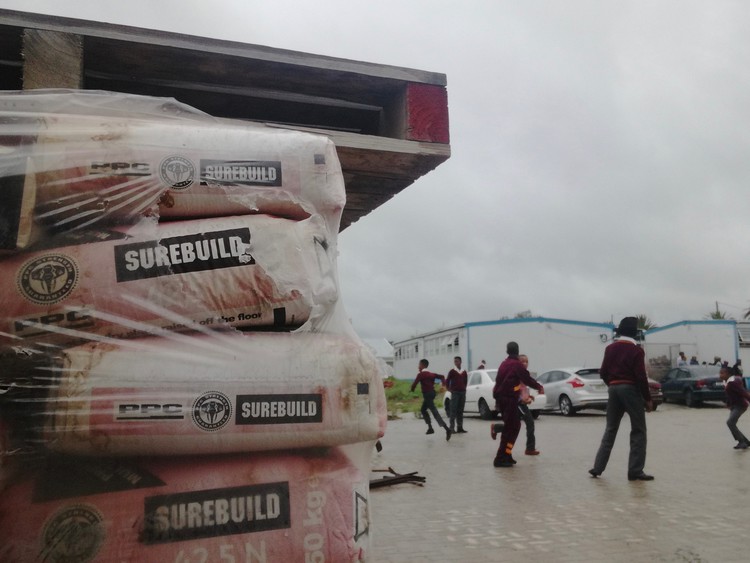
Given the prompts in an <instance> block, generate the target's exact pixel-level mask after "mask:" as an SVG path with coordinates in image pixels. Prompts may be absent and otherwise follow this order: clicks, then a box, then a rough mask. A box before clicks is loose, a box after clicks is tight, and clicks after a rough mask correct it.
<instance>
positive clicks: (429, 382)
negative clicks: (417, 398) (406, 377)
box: [411, 359, 452, 440]
mask: <svg viewBox="0 0 750 563" xmlns="http://www.w3.org/2000/svg"><path fill="white" fill-rule="evenodd" d="M429 365H430V362H428V361H427V360H426V359H422V360H419V373H418V374H417V377H416V378H415V379H414V382H413V383H412V384H411V390H412V392H414V389H415V388H416V387H417V383H419V385H420V387H421V390H422V408H421V409H420V412H421V413H422V416H423V417H424V421H425V422H426V423H427V432H426V434H434V433H435V430H434V429H433V428H432V421H431V420H430V414H429V413H432V416H434V417H435V421H436V422H437V423H438V425H439V426H441V427H443V428H445V439H446V440H450V439H451V434H452V432H451V429H450V428H448V426H447V425H446V424H445V422H444V421H443V419H442V417H441V416H440V413H439V412H438V410H437V409H436V408H435V394H436V393H435V380H436V379H439V380H440V381H442V382H443V385H445V376H444V375H440V374H437V373H431V372H429V371H427V367H428V366H429Z"/></svg>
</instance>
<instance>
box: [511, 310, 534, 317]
mask: <svg viewBox="0 0 750 563" xmlns="http://www.w3.org/2000/svg"><path fill="white" fill-rule="evenodd" d="M533 316H534V315H532V314H531V310H530V309H526V310H525V311H521V312H519V313H516V314H515V315H514V316H513V318H514V319H530V318H531V317H533Z"/></svg>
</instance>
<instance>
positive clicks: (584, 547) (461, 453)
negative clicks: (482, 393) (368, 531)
mask: <svg viewBox="0 0 750 563" xmlns="http://www.w3.org/2000/svg"><path fill="white" fill-rule="evenodd" d="M727 414H728V411H727V410H726V408H724V407H723V406H722V405H714V406H704V407H703V408H700V409H687V408H686V407H683V406H679V405H671V404H670V405H662V406H660V407H659V409H658V410H657V411H656V412H654V413H651V414H649V415H647V423H648V428H649V444H648V457H647V461H646V471H647V472H649V473H652V474H653V475H654V476H655V477H656V480H655V481H652V482H629V481H628V480H627V471H626V470H627V452H628V433H629V431H630V424H629V422H628V421H627V417H626V418H625V420H624V421H623V425H622V427H621V429H620V435H619V437H618V441H617V443H616V444H615V449H614V451H613V452H612V457H611V459H610V464H609V467H608V469H607V471H606V472H605V473H604V474H603V475H602V476H601V477H600V478H599V479H592V478H591V477H589V475H588V473H587V470H588V469H589V468H590V467H591V464H592V462H593V458H594V454H595V452H596V449H597V447H598V444H599V440H600V438H601V434H602V432H603V430H604V415H603V413H599V412H596V411H592V412H590V413H588V414H587V413H585V412H584V413H580V414H579V415H577V416H575V417H573V418H564V417H562V416H560V415H554V414H550V415H547V414H543V415H542V416H541V418H540V419H539V420H537V432H536V434H537V448H538V449H539V450H540V451H541V452H542V453H541V455H540V456H537V457H530V456H525V455H523V442H524V439H523V435H524V434H523V432H524V429H522V430H521V437H522V439H520V440H519V447H518V448H517V449H516V452H515V454H514V457H516V458H517V459H518V465H516V466H515V467H514V468H512V469H502V468H499V469H496V468H494V467H492V458H493V457H494V453H495V451H496V449H497V446H498V442H496V441H495V442H493V441H492V440H491V438H490V435H489V423H488V422H485V421H482V420H479V419H476V418H470V419H468V420H467V421H466V423H465V428H466V429H467V430H468V434H460V435H456V436H454V437H453V438H451V440H450V442H446V441H445V434H444V433H443V432H441V431H437V432H436V433H435V434H434V435H431V436H426V435H425V434H424V432H425V430H426V426H425V424H424V422H423V421H422V420H419V419H416V418H414V417H413V415H409V417H404V418H402V419H401V420H396V421H391V422H390V423H389V426H388V431H387V434H386V437H385V438H384V439H383V440H382V444H383V446H384V448H383V451H382V452H380V453H375V454H374V455H373V461H372V466H373V468H387V467H389V466H391V467H393V469H395V470H396V471H398V472H401V473H407V472H411V471H418V472H419V475H422V476H424V477H426V479H427V480H426V483H425V485H424V486H422V487H420V486H417V485H413V484H408V483H407V484H400V485H395V486H392V487H384V488H381V489H374V490H373V491H372V492H371V507H372V518H373V544H372V547H373V549H372V555H373V557H372V560H373V561H375V562H377V563H401V562H403V563H421V562H425V563H426V562H430V563H434V562H441V563H442V562H445V563H448V562H472V563H473V562H482V561H510V562H513V561H525V562H528V561H555V562H596V561H606V562H608V563H612V562H621V561H622V562H625V561H627V562H633V561H637V562H639V561H657V562H691V563H695V562H701V563H724V562H733V561H749V560H750V506H749V505H750V495H748V491H749V490H750V450H745V451H738V450H733V449H732V446H734V444H735V442H733V441H732V439H731V436H730V434H729V430H728V429H727V427H726V424H725V420H726V417H727ZM740 429H742V430H743V431H744V432H745V434H747V435H750V414H747V415H745V416H744V417H743V418H742V419H740ZM380 475H381V474H377V473H373V478H379V476H380Z"/></svg>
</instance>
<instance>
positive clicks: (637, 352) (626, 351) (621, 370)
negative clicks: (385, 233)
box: [599, 340, 651, 401]
mask: <svg viewBox="0 0 750 563" xmlns="http://www.w3.org/2000/svg"><path fill="white" fill-rule="evenodd" d="M645 357H646V354H645V352H644V351H643V348H641V347H640V346H637V345H636V344H635V343H633V342H631V341H629V340H616V341H614V342H613V343H612V344H610V345H609V346H607V348H606V349H605V350H604V360H602V367H601V368H600V369H599V376H600V377H601V378H602V380H604V383H606V384H607V386H609V385H618V384H621V383H626V384H630V385H635V386H636V387H637V388H638V390H639V391H640V392H641V395H643V399H644V400H645V401H650V400H651V392H650V391H649V388H648V375H646V362H645Z"/></svg>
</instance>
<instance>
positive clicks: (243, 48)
mask: <svg viewBox="0 0 750 563" xmlns="http://www.w3.org/2000/svg"><path fill="white" fill-rule="evenodd" d="M0 21H2V22H3V24H5V25H9V26H17V27H22V28H35V29H46V30H50V31H62V32H68V33H74V34H78V35H84V36H91V37H102V38H108V39H114V40H120V41H127V42H131V43H143V44H151V45H157V46H168V47H175V48H178V49H181V50H193V51H198V52H206V53H212V54H214V55H228V56H237V57H242V58H251V59H256V60H259V61H268V62H276V63H282V64H286V65H290V66H297V67H310V68H317V69H321V70H330V71H335V72H339V71H340V72H345V73H354V74H360V75H363V76H371V77H376V78H383V79H394V80H404V81H408V82H419V83H425V84H440V85H443V86H445V84H446V80H445V75H444V74H441V73H435V72H429V71H423V70H416V69H410V68H403V67H395V66H390V65H381V64H376V63H368V62H362V61H353V60H349V59H342V58H336V57H329V56H324V55H314V54H309V53H300V52H297V51H290V50H286V49H276V48H273V47H264V46H260V45H251V44H247V43H239V42H236V41H224V40H218V39H209V38H204V37H198V36H193V35H185V34H180V33H169V32H165V31H159V30H151V29H142V28H137V27H130V26H123V25H114V24H109V23H102V22H93V21H87V20H80V19H75V18H63V17H60V16H49V15H43V14H32V13H28V12H19V11H15V10H6V9H0ZM214 58H215V57H214ZM143 62H147V61H143Z"/></svg>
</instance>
